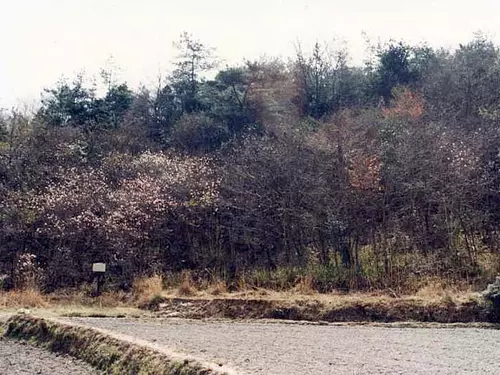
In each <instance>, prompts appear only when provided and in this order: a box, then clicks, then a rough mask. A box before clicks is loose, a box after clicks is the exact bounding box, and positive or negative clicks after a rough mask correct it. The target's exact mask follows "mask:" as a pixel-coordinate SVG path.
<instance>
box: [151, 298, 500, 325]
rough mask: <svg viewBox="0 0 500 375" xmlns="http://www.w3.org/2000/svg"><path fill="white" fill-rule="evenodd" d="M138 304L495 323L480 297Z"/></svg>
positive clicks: (163, 310) (281, 315) (165, 312)
mask: <svg viewBox="0 0 500 375" xmlns="http://www.w3.org/2000/svg"><path fill="white" fill-rule="evenodd" d="M141 308H143V309H145V310H150V311H155V313H156V314H157V315H160V316H164V317H179V318H191V319H202V318H230V319H281V320H305V321H324V322H403V321H416V322H436V323H475V322H486V323H494V322H495V315H494V314H492V312H491V310H490V308H489V307H488V306H487V305H486V304H485V303H484V302H482V301H481V300H474V299H469V300H465V301H461V302H455V301H452V300H446V299H445V300H438V301H424V300H416V299H389V298H387V299H371V300H362V299H359V300H344V301H341V302H339V303H335V302H332V301H321V300H319V299H318V300H314V299H308V300H272V299H239V298H212V299H202V298H171V297H155V298H154V299H152V300H151V301H149V302H148V303H144V304H143V305H142V306H141Z"/></svg>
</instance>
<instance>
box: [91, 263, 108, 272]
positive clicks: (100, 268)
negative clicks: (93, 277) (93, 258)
mask: <svg viewBox="0 0 500 375" xmlns="http://www.w3.org/2000/svg"><path fill="white" fill-rule="evenodd" d="M92 272H106V263H94V264H92Z"/></svg>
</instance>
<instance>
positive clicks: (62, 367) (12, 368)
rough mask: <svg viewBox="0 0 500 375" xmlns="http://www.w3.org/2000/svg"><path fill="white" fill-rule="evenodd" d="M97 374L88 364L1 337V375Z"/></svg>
mask: <svg viewBox="0 0 500 375" xmlns="http://www.w3.org/2000/svg"><path fill="white" fill-rule="evenodd" d="M34 374H38V375H68V374H71V375H96V374H98V372H97V371H96V370H95V369H93V368H92V367H91V366H89V365H88V364H86V363H84V362H81V361H78V360H76V359H74V358H72V357H69V356H58V355H56V354H54V353H51V352H49V351H47V350H44V349H41V348H38V347H35V346H32V345H29V344H27V343H25V342H17V341H14V340H7V339H4V338H2V337H0V375H34Z"/></svg>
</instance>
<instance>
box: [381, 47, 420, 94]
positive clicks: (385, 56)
mask: <svg viewBox="0 0 500 375" xmlns="http://www.w3.org/2000/svg"><path fill="white" fill-rule="evenodd" d="M413 56H414V52H413V48H412V47H410V46H408V45H406V44H404V43H403V42H399V43H390V44H389V45H388V46H386V47H385V49H383V50H381V51H379V54H378V57H379V65H378V67H377V70H376V75H375V90H376V93H377V94H378V95H379V96H381V97H382V98H384V100H385V101H386V102H388V101H389V100H390V99H391V98H392V90H393V89H394V87H396V86H408V85H412V84H414V83H415V82H417V80H418V78H419V72H418V70H417V69H415V67H414V66H413V65H412V59H413Z"/></svg>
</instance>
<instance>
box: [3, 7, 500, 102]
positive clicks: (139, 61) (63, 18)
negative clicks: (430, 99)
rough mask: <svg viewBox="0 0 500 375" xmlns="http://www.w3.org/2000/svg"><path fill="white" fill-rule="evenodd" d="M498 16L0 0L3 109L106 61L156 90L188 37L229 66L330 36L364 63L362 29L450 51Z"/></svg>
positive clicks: (492, 10)
mask: <svg viewBox="0 0 500 375" xmlns="http://www.w3.org/2000/svg"><path fill="white" fill-rule="evenodd" d="M499 14H500V1H497V0H475V1H461V0H420V1H403V0H376V1H375V0H342V1H337V0H245V1H240V0H177V1H174V0H0V45H1V47H2V54H1V55H0V107H10V106H12V105H16V104H17V103H18V102H19V100H21V101H30V100H33V99H38V98H39V93H40V91H41V90H42V88H44V87H48V86H51V85H52V84H53V83H54V82H56V81H57V80H58V78H60V77H61V76H66V77H70V78H71V77H73V76H74V75H75V74H76V73H77V72H80V71H82V70H85V71H86V72H87V73H88V74H90V75H92V74H95V73H96V72H97V71H98V70H99V68H100V67H103V66H105V64H106V61H108V60H109V58H110V56H113V60H114V62H115V65H117V66H119V67H120V68H121V69H120V70H121V78H122V79H124V80H126V81H128V82H129V84H130V85H131V86H132V87H134V88H135V87H137V86H138V85H139V83H140V82H144V83H146V84H150V83H152V82H153V81H154V80H155V78H156V77H157V76H158V74H159V72H163V73H165V71H166V70H167V69H168V62H169V60H171V59H172V57H173V56H174V54H175V52H174V50H173V48H172V42H173V41H174V40H176V39H177V38H178V37H179V35H180V33H181V32H182V31H188V32H190V33H192V34H193V35H194V36H195V37H196V38H198V39H201V40H202V41H203V42H204V43H206V44H208V45H212V46H214V47H216V48H217V53H218V55H219V56H220V57H221V58H223V59H225V60H226V61H227V62H228V63H229V64H231V63H237V62H240V61H242V60H243V59H244V58H249V59H252V58H258V57H259V56H260V55H263V54H267V55H273V56H282V57H287V56H290V55H292V54H293V51H294V43H295V42H296V41H297V40H300V41H301V44H302V45H303V46H304V47H306V48H307V47H309V46H311V45H312V44H313V43H314V42H315V41H316V40H319V41H323V40H331V39H333V38H334V37H336V38H340V39H344V40H346V41H347V42H348V45H349V50H350V52H351V54H352V56H353V58H354V59H355V60H357V61H361V59H362V58H363V52H364V50H365V43H364V37H363V36H362V32H363V31H364V32H366V33H367V34H368V35H369V36H370V37H371V38H372V39H373V40H377V38H380V39H381V40H387V39H390V38H394V39H398V40H399V39H404V40H406V41H408V42H411V43H414V42H420V41H425V42H428V43H429V44H431V45H433V46H445V47H452V46H456V45H457V44H458V43H460V42H467V41H469V40H470V39H472V36H473V33H474V32H475V31H478V30H482V31H483V32H485V33H487V34H488V35H490V36H491V37H492V38H493V39H494V40H495V41H496V42H498V41H499V39H498V36H499V35H500V22H498V21H499V18H498V17H499Z"/></svg>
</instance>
